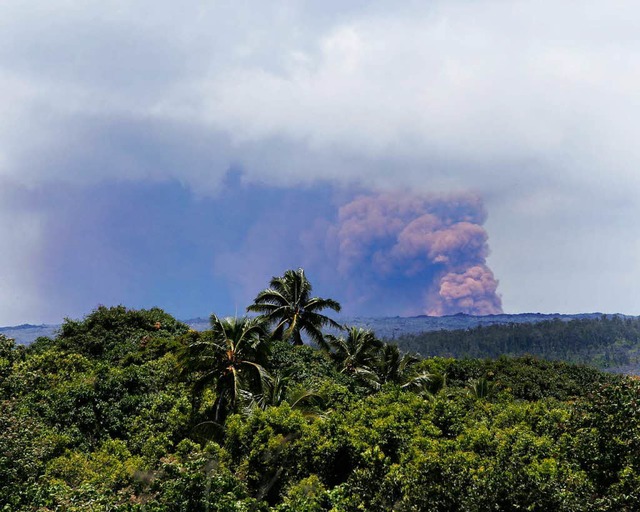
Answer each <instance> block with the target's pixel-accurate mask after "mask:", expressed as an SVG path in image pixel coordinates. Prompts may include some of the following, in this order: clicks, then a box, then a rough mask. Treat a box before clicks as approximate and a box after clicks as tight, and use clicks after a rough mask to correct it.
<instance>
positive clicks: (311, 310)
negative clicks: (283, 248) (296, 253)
mask: <svg viewBox="0 0 640 512" xmlns="http://www.w3.org/2000/svg"><path fill="white" fill-rule="evenodd" d="M269 286H270V287H269V288H267V289H266V290H263V291H261V292H260V293H259V294H258V296H257V297H256V298H255V300H254V302H253V304H252V305H251V306H249V307H248V308H247V311H252V312H255V313H260V314H261V315H262V316H263V317H264V318H265V319H266V320H267V321H268V322H269V323H270V324H272V325H273V324H275V327H274V329H273V337H274V338H277V339H283V340H291V342H292V343H293V344H294V345H302V344H303V341H302V333H303V332H304V333H305V334H306V335H307V336H309V338H311V339H312V340H313V341H315V342H316V343H322V340H323V335H322V328H323V327H325V326H331V327H334V328H336V329H341V328H342V326H341V325H340V324H338V323H337V322H335V321H334V320H332V319H331V318H329V317H328V316H325V315H323V314H321V313H320V311H322V310H324V309H332V310H333V311H336V312H339V311H340V309H341V308H340V304H339V303H338V302H336V301H335V300H332V299H322V298H320V297H312V296H311V290H312V287H311V283H310V282H309V280H308V279H307V278H306V276H305V275H304V270H303V269H301V268H299V269H298V270H287V271H286V272H285V273H284V275H283V276H281V277H273V278H272V279H271V282H270V283H269Z"/></svg>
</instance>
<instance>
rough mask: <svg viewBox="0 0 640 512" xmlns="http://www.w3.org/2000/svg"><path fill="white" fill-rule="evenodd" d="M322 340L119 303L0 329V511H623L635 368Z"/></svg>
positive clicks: (636, 465)
mask: <svg viewBox="0 0 640 512" xmlns="http://www.w3.org/2000/svg"><path fill="white" fill-rule="evenodd" d="M607 321H608V320H607ZM156 322H160V325H158V324H156ZM616 322H618V320H616V321H614V322H613V323H612V324H611V325H614V326H617V325H618V324H617V323H616ZM621 325H622V327H620V328H621V329H626V328H628V327H629V326H628V325H627V324H625V323H624V322H622V324H621ZM574 326H577V328H580V329H583V328H584V329H583V330H582V331H580V332H583V333H587V334H588V333H590V332H591V331H590V330H589V329H588V328H587V327H585V326H584V325H583V324H574ZM558 328H559V327H558ZM349 337H351V339H349ZM338 340H339V341H338ZM326 348H328V349H329V352H326V351H322V350H317V349H315V348H312V347H309V346H294V345H292V344H291V343H290V342H289V341H286V340H285V341H282V340H274V339H272V338H269V337H268V336H265V335H264V329H263V328H262V326H261V325H260V320H259V319H251V320H250V319H245V318H241V319H231V320H222V319H219V318H217V317H216V316H215V315H214V316H212V328H211V330H210V331H207V332H203V333H197V332H189V331H188V330H187V329H186V327H185V326H182V324H180V323H179V322H175V320H173V319H171V317H169V316H168V315H166V314H165V313H163V312H161V311H159V310H150V311H142V312H135V311H130V310H127V309H125V308H122V307H119V308H109V309H107V308H98V309H97V310H96V311H94V312H93V313H92V314H91V315H89V316H88V317H87V318H86V319H85V320H83V321H78V322H71V321H67V322H66V323H65V326H64V327H63V329H62V330H61V332H60V334H59V335H58V336H57V337H56V338H54V339H41V340H39V341H38V342H37V343H36V344H35V345H34V346H32V347H29V348H28V349H26V350H25V349H22V348H20V347H16V346H15V344H14V343H13V342H12V341H11V340H8V339H6V338H3V337H0V390H1V392H2V395H1V397H0V481H1V482H2V485H0V510H7V511H9V510H11V511H13V510H42V511H45V510H68V511H81V510H82V511H84V510H119V511H131V512H133V511H136V512H149V511H151V512H164V511H167V512H169V511H185V512H186V511H203V512H204V511H221V512H222V511H224V512H230V511H258V512H260V511H264V512H267V511H269V510H271V511H278V512H293V511H302V512H305V511H307V512H316V511H341V512H342V511H345V512H349V511H362V510H367V511H388V510H407V511H409V510H433V511H454V510H456V511H457V510H461V511H485V510H494V511H511V510H530V511H547V510H554V511H556V510H557V511H567V512H569V511H572V512H573V511H578V512H580V511H594V510H605V511H611V512H613V511H632V510H637V503H638V501H639V500H640V495H639V491H638V489H640V381H637V380H633V379H630V378H627V377H623V376H615V375H609V374H605V373H602V372H599V371H597V370H595V369H593V368H589V367H585V366H576V365H573V364H568V363H561V362H548V361H544V360H539V359H536V358H533V357H530V356H527V357H519V358H509V357H501V358H498V359H497V360H477V359H464V360H456V359H444V358H431V359H423V360H420V359H419V358H417V357H414V356H410V355H406V354H403V353H402V352H401V351H400V350H399V349H398V348H397V347H395V346H391V345H383V344H381V343H380V342H379V341H378V340H376V338H375V335H374V334H373V333H367V332H366V331H364V332H361V331H358V330H352V331H349V332H348V333H347V338H342V339H340V338H334V339H332V338H329V339H328V342H327V345H326ZM320 398H321V400H320ZM248 404H249V405H251V407H249V408H247V407H246V406H247V405H248ZM310 406H313V414H309V413H310V412H311V411H310ZM247 409H249V411H247ZM219 411H224V412H223V413H220V412H219ZM234 411H238V412H240V413H244V414H236V413H234ZM207 426H209V427H211V426H215V429H214V433H215V435H212V434H211V433H207V434H206V435H205V432H204V431H205V430H206V429H205V427H207ZM213 439H215V442H214V441H213Z"/></svg>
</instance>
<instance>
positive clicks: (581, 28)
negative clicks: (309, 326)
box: [0, 0, 640, 315]
mask: <svg viewBox="0 0 640 512" xmlns="http://www.w3.org/2000/svg"><path fill="white" fill-rule="evenodd" d="M343 4H344V3H343V2H325V3H323V4H322V5H321V6H319V5H315V6H310V5H303V4H301V3H299V2H294V1H291V2H288V1H287V2H282V3H279V4H278V6H271V5H269V4H266V3H262V2H249V3H245V4H242V5H240V4H238V3H237V2H216V3H215V4H211V5H207V6H203V4H202V3H201V2H183V3H181V4H180V6H177V5H176V4H173V3H170V2H149V1H142V2H136V3H135V4H131V3H127V2H116V3H115V4H114V3H109V4H106V3H104V2H97V1H89V2H83V3H82V4H77V3H75V4H74V3H69V2H60V1H56V0H53V1H48V2H44V1H42V0H23V1H20V2H17V1H9V2H6V3H5V4H3V16H2V18H1V19H0V182H1V183H2V186H3V187H4V190H5V193H6V194H7V195H9V196H12V195H14V194H13V193H14V191H15V190H18V189H19V188H20V187H38V186H46V184H47V183H51V182H65V181H66V182H68V183H73V184H78V183H85V184H86V185H87V186H90V185H92V184H95V183H100V182H102V181H105V180H106V181H108V180H131V181H166V180H173V179H177V180H179V181H180V182H181V183H184V184H186V185H188V186H190V187H191V188H192V189H193V190H194V191H196V192H197V193H200V194H209V195H212V194H216V193H218V191H219V190H220V182H221V179H222V176H224V173H225V172H226V171H227V169H228V168H229V166H230V165H231V164H239V165H242V167H243V168H244V169H245V172H244V175H243V179H244V180H245V182H247V183H251V182H257V183H268V184H277V185H280V186H288V187H299V186H309V185H310V184H312V183H315V182H318V181H330V182H333V183H340V184H343V185H345V186H353V185H355V186H361V187H363V188H364V189H381V190H389V191H395V192H398V191H406V190H411V191H413V192H417V193H420V194H425V193H427V194H434V193H447V192H450V191H453V192H461V191H466V190H472V191H474V192H476V193H478V194H480V195H482V197H483V198H484V199H485V204H486V207H487V209H488V210H489V212H490V214H491V215H490V217H489V220H488V221H487V224H486V229H487V230H488V231H489V232H490V234H491V239H492V247H493V254H492V255H491V256H489V257H488V260H487V262H488V264H489V265H490V266H491V268H492V269H493V270H495V272H496V274H497V275H499V276H500V278H501V292H502V294H503V298H504V303H505V307H506V308H507V309H513V310H515V309H555V310H560V311H570V310H576V309H604V310H614V309H618V310H624V311H626V312H635V311H638V312H640V302H639V299H638V298H637V293H635V292H634V291H633V290H634V289H635V288H637V283H638V282H640V267H639V266H638V265H637V255H638V237H637V235H635V234H634V233H635V232H636V231H637V229H636V227H635V224H634V223H633V222H630V220H629V219H635V218H638V216H640V204H639V203H638V201H637V197H638V193H639V192H640V173H638V171H637V169H638V166H639V165H640V147H639V146H638V145H637V143H636V139H637V137H638V135H639V132H640V124H639V122H638V120H639V119H640V105H639V104H638V102H637V101H636V95H637V93H636V91H637V90H638V86H640V78H639V77H638V75H637V73H636V72H635V70H636V68H637V66H638V64H639V63H638V55H640V51H639V50H640V48H639V46H640V42H638V40H637V33H638V31H639V29H640V26H639V25H640V21H639V20H640V16H639V14H640V12H639V8H638V6H637V4H636V3H635V2H631V1H614V2H609V3H607V4H606V5H605V4H603V3H602V2H595V1H587V2H582V3H581V5H580V7H579V8H577V7H576V5H575V3H573V2H569V1H560V2H558V1H554V2H551V1H547V0H543V1H541V2H524V1H516V2H511V3H509V4H505V3H504V2H498V1H481V2H464V1H447V2H444V1H443V2H430V3H427V4H425V3H424V2H406V3H403V4H402V5H394V6H393V8H390V7H389V4H388V3H386V2H353V3H351V2H350V3H349V5H348V6H345V5H343ZM424 222H425V223H426V222H427V221H426V220H425V221H424ZM43 226H44V224H43V219H42V218H41V215H40V214H38V213H36V212H35V211H27V210H23V209H20V208H13V207H9V206H7V205H4V206H3V207H2V219H1V221H0V237H1V238H2V239H3V240H8V241H11V243H12V249H11V251H6V252H4V253H3V254H2V255H0V268H11V269H12V271H11V272H8V271H5V274H4V275H5V277H4V279H5V281H4V282H5V283H7V285H6V286H8V287H12V286H14V284H13V283H14V281H15V282H23V281H24V282H25V283H29V282H32V281H33V279H34V278H33V277H30V276H29V261H30V260H31V259H32V258H33V257H34V256H33V255H34V254H35V253H37V251H38V250H40V249H41V248H42V247H43V243H44V242H45V241H46V237H47V234H46V232H43ZM587 228H588V229H587ZM416 229H417V228H416ZM22 232H24V233H25V234H24V236H22V235H21V234H20V233H22ZM407 236H408V235H407ZM402 250H403V251H405V252H406V251H420V250H424V248H422V247H419V246H415V245H411V244H410V243H409V242H408V241H407V244H406V246H404V247H403V249H402ZM431 250H435V249H433V248H432V249H431ZM398 251H400V249H398ZM585 254H586V256H585ZM550 255H551V256H550ZM609 262H613V263H614V265H615V267H616V270H610V269H609V268H607V269H606V270H604V269H603V267H606V266H607V265H608V264H609ZM9 275H11V276H21V277H20V278H17V277H11V278H9V277H8V276H9ZM530 276H536V277H535V278H532V277H530ZM454 281H455V280H453V281H451V283H450V284H451V286H453V284H455V283H454ZM455 282H456V283H457V281H455ZM456 286H457V285H456ZM5 289H8V288H5ZM24 290H25V291H24V293H23V295H24V296H23V297H22V299H21V301H22V303H23V304H37V303H38V298H37V290H36V285H35V284H34V285H25V286H24ZM27 290H32V291H31V292H29V291H27ZM0 303H2V304H4V305H9V304H11V308H12V311H16V312H17V311H18V310H19V309H20V308H21V307H22V306H18V305H16V303H17V301H15V300H12V299H11V297H10V296H9V295H8V294H7V293H5V296H4V297H1V298H0ZM24 308H26V306H25V307H24ZM24 308H23V309H24ZM16 315H18V313H16Z"/></svg>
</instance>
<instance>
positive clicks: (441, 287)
mask: <svg viewBox="0 0 640 512" xmlns="http://www.w3.org/2000/svg"><path fill="white" fill-rule="evenodd" d="M485 220H486V212H485V210H484V207H483V205H482V202H481V200H480V198H478V197H476V196H473V195H455V196H446V197H442V196H438V197H435V196H433V197H429V196H427V197H417V196H410V197H407V196H406V195H391V194H380V195H376V196H361V197H358V198H356V199H355V200H353V201H351V202H350V203H348V204H346V205H344V206H342V207H341V208H340V210H339V214H338V221H337V223H336V224H335V225H333V226H332V227H331V229H330V230H329V238H330V240H331V242H332V245H333V246H334V248H335V254H336V257H337V268H338V274H339V275H340V276H341V277H342V278H343V279H344V282H348V283H349V285H348V288H349V289H348V292H347V293H348V295H349V300H350V301H353V302H355V303H356V304H358V305H359V307H357V309H360V310H363V311H364V310H369V311H372V312H373V313H381V312H384V311H387V312H388V311H394V312H396V313H402V314H418V313H423V314H429V315H448V314H455V313H468V314H475V315H486V314H495V313H501V312H502V304H501V300H500V297H499V296H498V295H497V293H496V288H497V286H498V281H497V280H496V279H495V277H494V276H493V272H492V271H491V269H489V267H487V265H486V258H487V255H488V254H489V246H488V244H487V233H486V231H485V230H484V228H483V227H482V224H483V223H484V221H485ZM363 290H368V291H367V292H366V293H363Z"/></svg>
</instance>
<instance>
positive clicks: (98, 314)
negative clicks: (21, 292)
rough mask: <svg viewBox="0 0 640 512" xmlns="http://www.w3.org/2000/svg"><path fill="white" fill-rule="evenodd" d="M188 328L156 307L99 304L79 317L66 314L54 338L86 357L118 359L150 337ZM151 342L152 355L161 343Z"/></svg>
mask: <svg viewBox="0 0 640 512" xmlns="http://www.w3.org/2000/svg"><path fill="white" fill-rule="evenodd" d="M188 329H189V328H188V327H187V326H186V325H185V324H183V323H181V322H178V321H177V320H176V319H174V318H173V317H172V316H171V315H168V314H167V313H165V312H164V311H162V310H161V309H159V308H152V309H149V310H144V309H142V310H130V309H127V308H125V307H124V306H116V307H111V308H107V307H105V306H100V307H98V308H97V309H96V310H94V311H93V312H92V313H91V314H89V315H88V316H87V317H86V318H85V319H83V320H81V321H76V320H70V319H68V318H67V319H66V320H65V321H64V323H63V324H62V327H61V328H60V334H59V335H58V337H57V338H56V342H57V344H58V345H59V346H60V347H61V348H62V349H64V350H67V351H71V352H75V353H78V354H82V355H84V356H86V357H91V358H92V357H96V358H102V359H105V360H108V361H110V362H120V361H122V360H123V359H124V358H125V357H126V356H127V355H130V354H132V353H135V352H139V351H140V349H144V348H145V346H146V345H148V344H150V342H152V341H153V340H154V338H155V339H157V338H164V339H165V340H169V339H170V338H172V337H174V336H176V335H179V334H183V333H186V332H187V331H188ZM151 345H152V352H153V355H155V356H157V355H160V354H158V351H160V352H162V348H161V345H162V344H161V343H159V342H158V341H157V340H156V341H155V342H154V343H153V342H152V343H151ZM158 349H160V350H158Z"/></svg>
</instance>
